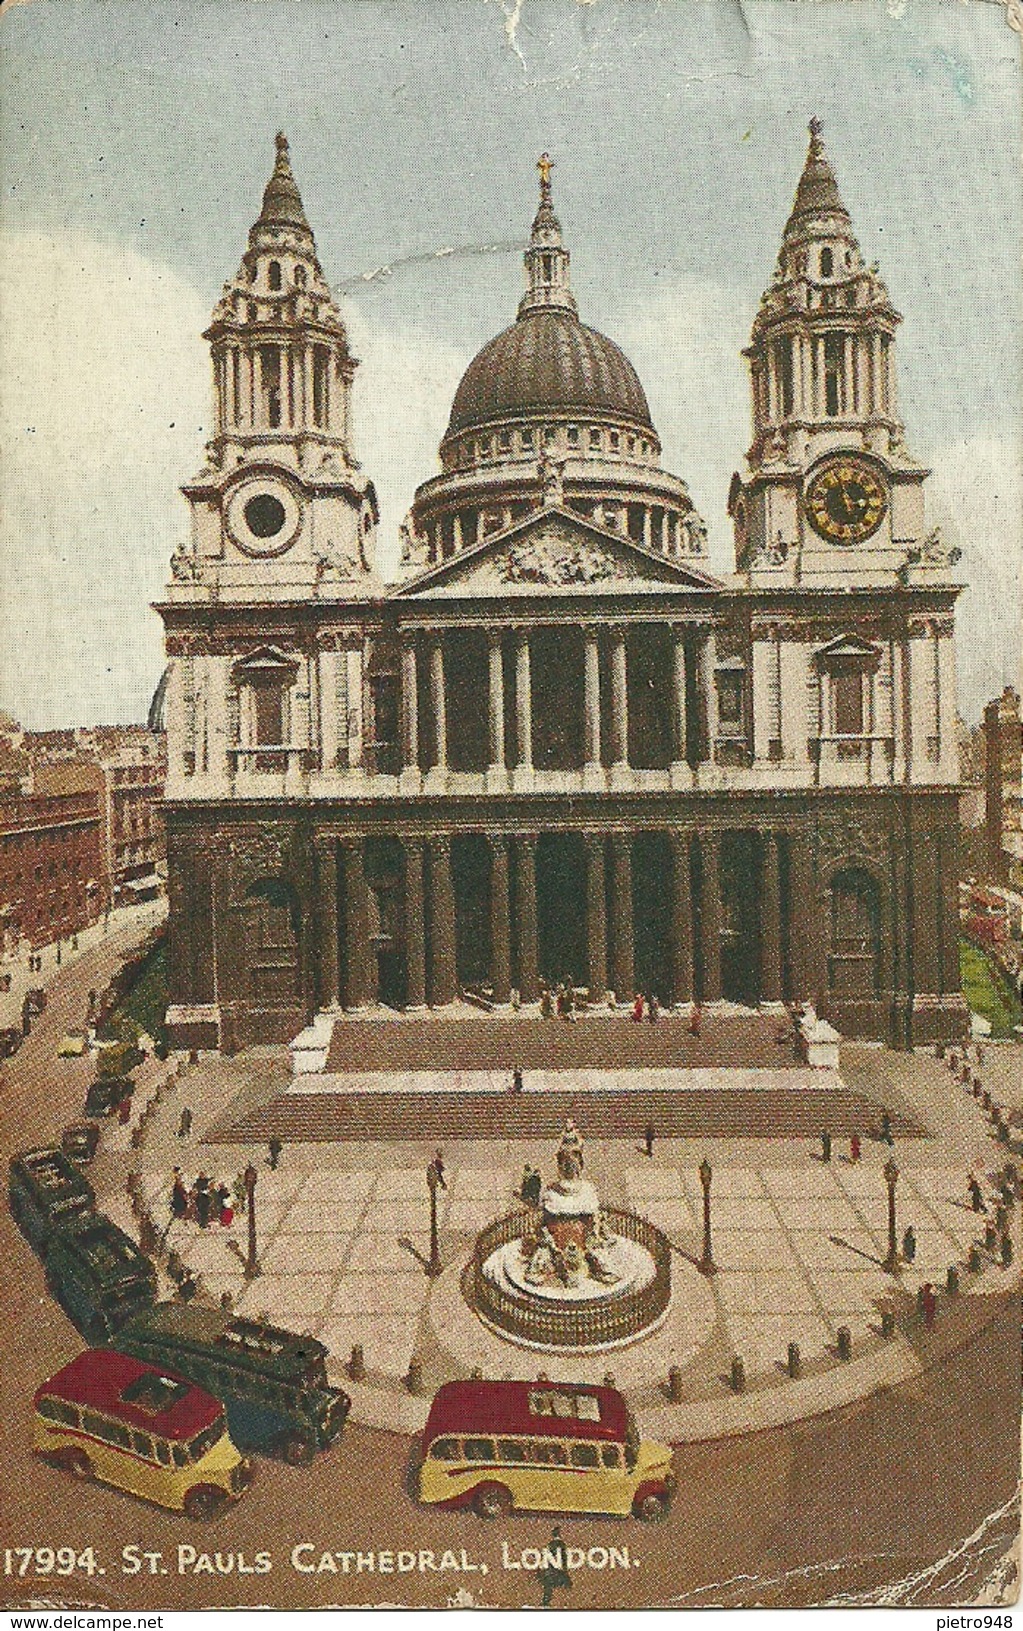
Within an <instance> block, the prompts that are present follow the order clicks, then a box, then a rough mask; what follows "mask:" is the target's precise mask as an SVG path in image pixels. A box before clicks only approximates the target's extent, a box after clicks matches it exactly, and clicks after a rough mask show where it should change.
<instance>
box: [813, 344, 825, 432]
mask: <svg viewBox="0 0 1023 1631" xmlns="http://www.w3.org/2000/svg"><path fill="white" fill-rule="evenodd" d="M826 405H827V391H826V388H825V384H824V336H823V335H822V334H818V335H817V337H816V339H815V340H814V371H813V411H814V418H815V419H823V418H824V409H825V406H826Z"/></svg>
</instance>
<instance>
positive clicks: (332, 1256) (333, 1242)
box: [259, 1234, 352, 1275]
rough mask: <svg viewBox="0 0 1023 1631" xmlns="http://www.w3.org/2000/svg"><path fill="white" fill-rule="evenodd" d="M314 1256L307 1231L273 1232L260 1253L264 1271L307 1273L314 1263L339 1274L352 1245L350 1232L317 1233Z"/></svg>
mask: <svg viewBox="0 0 1023 1631" xmlns="http://www.w3.org/2000/svg"><path fill="white" fill-rule="evenodd" d="M315 1238H316V1240H317V1242H322V1245H318V1249H317V1251H316V1254H315V1258H314V1256H313V1254H312V1253H311V1251H310V1247H309V1237H308V1236H307V1235H275V1236H274V1238H273V1239H272V1240H271V1241H270V1243H269V1245H268V1246H266V1247H265V1248H263V1249H262V1250H261V1251H260V1253H259V1261H260V1264H261V1266H262V1268H263V1271H264V1273H269V1274H287V1275H292V1274H308V1273H309V1272H310V1271H311V1269H312V1267H313V1265H314V1263H315V1267H316V1268H317V1269H322V1270H323V1272H325V1273H329V1274H334V1275H336V1274H339V1273H340V1271H341V1266H342V1264H343V1263H344V1261H345V1257H346V1255H347V1253H348V1249H349V1247H350V1245H351V1241H352V1237H351V1235H341V1234H337V1235H317V1236H316V1237H315Z"/></svg>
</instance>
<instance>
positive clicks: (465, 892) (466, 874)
mask: <svg viewBox="0 0 1023 1631" xmlns="http://www.w3.org/2000/svg"><path fill="white" fill-rule="evenodd" d="M451 884H452V888H453V890H454V895H455V969H456V974H457V978H458V984H459V985H460V986H462V987H464V988H465V989H466V990H469V991H481V990H482V989H483V988H484V987H485V986H486V985H488V984H489V981H490V846H489V844H488V843H487V840H486V838H485V836H484V834H483V833H459V834H458V835H457V836H456V837H454V838H453V839H452V840H451Z"/></svg>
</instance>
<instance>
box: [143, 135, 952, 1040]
mask: <svg viewBox="0 0 1023 1631" xmlns="http://www.w3.org/2000/svg"><path fill="white" fill-rule="evenodd" d="M538 168H539V171H540V200H539V207H538V209H537V213H536V216H535V219H534V221H533V226H532V232H531V236H530V242H529V247H528V248H527V250H526V254H525V274H526V288H525V293H524V295H523V297H522V299H521V301H520V303H519V306H518V312H517V315H516V318H515V320H514V321H513V322H512V323H511V324H510V325H509V326H508V327H506V328H504V329H503V330H502V331H501V332H500V333H499V334H498V335H497V337H496V338H495V339H492V340H490V341H489V342H488V343H487V344H486V345H484V347H483V349H482V350H481V351H480V353H479V355H478V356H477V357H476V358H475V359H474V361H473V362H472V363H471V364H470V366H469V368H468V369H467V371H466V373H465V376H464V378H463V380H462V382H461V384H460V385H459V387H458V390H457V392H456V394H455V398H454V401H453V403H452V407H451V413H450V417H449V422H448V427H447V430H446V432H445V435H444V437H443V439H442V441H441V445H440V466H441V468H440V474H439V475H437V476H435V477H433V478H431V479H429V480H426V481H425V482H424V483H423V484H422V486H420V488H419V489H418V491H417V493H416V496H415V501H414V504H413V507H412V511H411V514H410V517H409V519H408V522H407V523H406V526H405V528H404V529H403V548H404V575H403V576H402V578H401V579H400V580H399V581H398V582H397V583H395V584H390V585H387V584H385V583H383V582H382V581H381V578H380V575H379V573H378V569H377V529H378V521H379V512H378V507H377V501H376V495H375V492H374V489H373V486H372V482H371V481H370V480H369V479H368V478H367V476H366V474H365V473H364V472H363V471H362V469H361V467H360V466H359V464H358V461H357V459H356V453H355V444H354V436H353V427H352V419H351V383H352V378H353V374H354V371H355V368H356V362H355V359H354V358H353V356H352V355H351V351H350V349H349V345H348V339H347V335H346V332H345V328H344V324H343V322H342V319H341V315H340V313H339V312H338V310H337V308H336V306H335V304H334V301H333V299H332V297H331V294H330V291H329V288H328V286H327V283H326V280H325V277H324V274H323V271H322V268H321V266H320V263H319V260H318V256H317V251H316V246H315V241H314V238H313V233H312V231H311V229H310V226H309V223H308V220H307V218H306V214H305V210H304V208H303V204H302V200H301V197H300V195H299V191H298V187H297V185H296V183H295V179H294V175H293V173H292V170H291V165H290V157H289V152H288V146H287V143H286V141H285V140H284V138H283V137H278V142H277V157H276V163H275V165H274V170H273V174H272V176H271V179H270V181H269V183H268V185H267V188H266V191H265V194H264V198H263V205H262V209H261V212H260V214H259V217H258V219H257V221H256V222H255V224H254V225H253V227H252V229H251V231H250V233H249V240H248V245H247V247H246V250H245V252H244V255H243V257H242V262H241V265H240V267H239V270H238V272H237V274H236V275H235V277H233V278H232V279H231V280H230V281H229V282H228V283H227V284H226V285H225V287H224V292H223V295H222V297H221V299H220V300H219V302H218V304H217V307H216V309H215V311H214V313H213V317H212V320H211V324H210V327H209V329H208V330H207V335H206V338H207V340H208V342H209V345H210V350H211V355H212V360H213V373H214V391H215V421H214V423H215V428H214V434H213V436H212V438H211V440H210V442H209V443H208V444H207V448H206V455H205V461H204V463H203V466H202V468H201V470H200V471H199V472H198V474H197V475H196V476H195V477H194V479H193V480H192V481H191V482H189V483H188V484H187V485H186V487H185V488H184V489H183V491H184V493H185V497H186V499H187V501H188V504H189V506H190V510H191V516H192V527H191V534H190V538H189V540H188V542H187V544H185V545H184V546H183V547H182V548H181V550H180V551H179V552H178V553H177V554H176V555H175V557H174V559H173V561H172V563H171V565H172V576H171V582H170V585H169V588H168V591H167V595H166V598H165V601H164V603H163V604H162V605H161V606H160V608H159V610H160V612H161V615H162V617H163V620H164V624H165V629H166V644H167V655H168V664H169V669H168V676H167V687H166V707H167V741H168V767H167V769H168V779H167V804H166V819H167V844H168V872H169V892H170V907H171V982H172V989H171V1001H172V1007H171V1010H170V1013H169V1016H168V1017H169V1024H170V1028H171V1030H172V1032H173V1033H174V1035H175V1037H176V1040H177V1041H178V1042H179V1043H180V1044H182V1045H209V1046H220V1047H222V1048H225V1049H234V1048H237V1047H240V1046H244V1045H246V1044H249V1043H255V1042H264V1041H270V1040H282V1039H285V1038H288V1037H291V1036H293V1035H294V1034H295V1032H296V1031H297V1030H298V1029H300V1028H301V1027H302V1026H303V1025H304V1024H306V1023H307V1021H308V1020H309V1019H310V1017H311V1016H312V1015H313V1014H315V1013H316V1012H317V1011H327V1012H330V1013H334V1014H339V1015H340V1014H342V1013H343V1012H345V1011H349V1010H355V1009H360V1008H363V1007H365V1006H366V1005H368V1004H374V1003H384V1004H389V1005H392V1006H394V1007H397V1008H401V1009H404V1010H412V1011H414V1010H416V1009H419V1008H422V1007H423V1006H424V1005H429V1006H432V1007H439V1006H443V1005H445V1004H447V1003H450V1002H451V1001H452V1000H453V999H455V997H456V996H457V995H458V993H459V991H460V990H462V991H471V992H473V993H474V994H475V995H476V996H477V997H478V998H480V999H481V1000H483V1001H486V1002H489V1003H493V1004H495V1005H498V1006H500V1005H503V1004H507V1003H508V1002H510V1001H512V1000H518V1001H520V1002H522V1003H529V1002H531V1001H534V1000H536V998H537V996H538V994H539V991H540V988H541V985H542V983H543V982H544V981H555V980H556V981H560V980H562V979H570V980H572V981H573V982H574V983H575V984H576V985H577V986H578V987H580V988H585V990H586V991H587V992H588V994H589V996H590V998H591V1000H592V1001H594V1002H598V1003H600V1004H602V1005H606V1003H607V1002H608V1000H609V998H610V997H611V996H613V997H614V998H615V999H616V1000H617V1001H618V1002H627V1001H630V1000H631V998H632V996H633V993H634V992H635V991H636V990H645V991H648V992H654V993H656V994H657V996H658V997H659V998H660V999H661V1001H662V1002H672V1003H678V1004H688V1003H689V1002H691V1001H692V1000H693V999H694V998H699V999H700V1000H702V1001H703V1002H706V1003H713V1002H717V1001H719V1000H722V999H728V1000H732V1001H736V1002H742V1003H748V1004H763V1005H768V1006H769V1005H772V1004H777V1003H779V1002H780V1001H782V1000H783V999H797V1000H801V1001H806V1002H812V1003H814V1004H815V1005H816V1006H817V1007H818V1008H819V1009H820V1010H821V1011H822V1012H824V1013H825V1014H826V1015H828V1017H829V1018H831V1019H832V1020H833V1021H834V1023H835V1024H836V1025H838V1026H839V1028H840V1029H842V1030H843V1031H846V1032H848V1033H852V1034H857V1035H864V1036H875V1037H880V1038H884V1039H886V1040H887V1041H889V1042H891V1043H894V1044H896V1045H900V1046H908V1045H911V1044H913V1043H918V1042H925V1041H928V1040H931V1039H934V1038H949V1037H953V1036H956V1035H959V1034H961V1032H962V1030H963V1028H964V1022H965V1018H966V1009H965V1005H964V1003H963V1000H962V998H961V996H960V993H959V974H958V956H957V945H956V904H957V902H956V889H957V859H956V841H957V781H958V771H957V728H956V680H955V658H954V645H953V615H954V607H955V601H956V596H957V594H958V592H959V589H960V584H959V583H958V581H957V579H956V575H955V571H954V568H955V564H956V554H955V552H954V551H950V550H948V549H947V548H946V547H945V546H944V544H943V542H942V540H941V537H940V535H939V534H938V533H937V532H936V531H933V530H928V527H927V524H926V521H925V513H924V489H925V485H926V478H927V471H926V469H925V468H924V467H923V466H922V465H921V464H920V463H919V462H918V461H917V460H916V459H915V458H914V457H913V455H912V454H911V452H910V450H909V447H908V445H907V442H906V438H905V431H904V427H903V425H902V422H901V420H900V418H899V411H898V403H897V388H896V373H897V370H896V332H897V327H898V324H899V322H900V317H899V314H898V313H897V312H896V311H895V310H894V308H893V306H892V303H891V300H890V298H889V296H888V293H887V290H886V288H885V285H884V283H883V282H882V280H881V277H880V274H879V272H878V270H877V268H876V267H873V266H868V265H867V264H865V262H864V260H863V257H862V255H861V252H860V249H859V246H858V244H857V241H856V238H855V235H854V232H853V228H852V223H851V221H850V218H849V214H848V212H847V210H846V209H845V206H844V204H843V203H842V200H841V196H840V194H839V190H838V186H837V182H836V179H835V175H834V172H833V170H832V167H831V164H830V162H829V160H828V157H827V154H826V152H825V149H824V145H823V140H822V136H821V131H820V128H819V126H818V125H817V124H816V123H815V124H814V125H812V126H811V134H810V144H809V152H808V154H807V157H806V162H805V165H804V169H803V172H802V175H801V177H800V180H799V184H798V188H797V191H796V195H795V201H794V204H793V207H792V210H791V213H790V215H789V219H788V222H787V224H786V226H785V230H784V234H783V239H782V245H781V250H780V254H779V257H778V262H777V266H776V269H775V273H774V276H773V278H772V281H771V283H770V286H769V287H768V289H767V290H766V292H765V293H764V295H763V298H762V300H761V304H760V309H759V311H758V314H757V317H756V319H755V322H754V325H753V330H752V334H751V337H750V344H749V347H748V348H747V351H746V357H747V360H748V363H749V369H750V382H751V398H752V421H753V439H752V443H751V445H750V448H749V451H748V454H747V457H746V460H745V463H744V465H743V468H742V470H741V471H739V472H738V473H737V474H736V476H735V478H734V481H733V484H732V491H731V495H730V501H729V508H730V513H731V518H732V522H733V526H734V536H735V570H734V572H732V573H730V574H729V575H727V576H724V577H722V576H720V575H718V574H716V573H714V572H713V571H712V570H711V567H710V563H709V559H708V553H707V544H706V532H705V528H704V525H703V522H702V520H701V518H700V516H699V515H698V513H697V512H696V510H695V508H694V505H693V501H692V498H691V496H690V494H689V491H688V489H687V487H686V484H685V482H684V481H683V480H682V479H681V478H679V477H678V476H675V475H673V474H671V473H669V472H667V471H665V470H664V469H663V468H662V466H661V445H660V440H659V437H658V434H657V431H656V427H655V426H654V424H653V420H652V417H651V413H650V409H649V405H648V402H647V399H646V395H645V392H644V390H643V386H642V383H641V381H640V380H639V378H638V376H637V374H636V371H635V369H634V368H633V366H632V364H631V363H630V362H629V360H628V358H627V357H626V356H625V355H624V353H623V352H622V350H621V349H620V347H619V346H617V345H616V344H615V343H614V341H612V340H611V339H609V338H608V337H606V336H605V335H602V334H600V333H598V332H597V331H596V330H594V329H593V328H591V327H589V326H587V325H586V324H585V323H584V322H583V321H582V320H581V318H580V315H579V312H578V309H577V304H576V300H575V296H574V294H573V292H572V285H571V277H570V258H569V251H568V249H567V247H566V245H565V243H564V239H563V234H562V229H561V225H560V222H559V220H558V217H557V215H556V214H555V210H554V204H553V188H552V178H551V165H550V162H549V160H548V159H547V158H546V156H544V158H543V159H541V161H540V164H539V166H538ZM737 429H738V427H737Z"/></svg>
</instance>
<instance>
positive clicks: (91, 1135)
mask: <svg viewBox="0 0 1023 1631" xmlns="http://www.w3.org/2000/svg"><path fill="white" fill-rule="evenodd" d="M98 1144H99V1126H98V1124H97V1123H96V1122H95V1121H76V1122H75V1123H74V1125H73V1126H72V1127H65V1128H64V1131H63V1132H62V1133H61V1135H60V1148H61V1152H62V1153H63V1154H64V1155H66V1156H67V1158H68V1160H69V1161H74V1162H76V1163H77V1164H78V1165H79V1166H84V1164H85V1163H86V1162H87V1161H91V1160H92V1158H93V1156H94V1155H95V1154H96V1146H97V1145H98Z"/></svg>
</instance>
